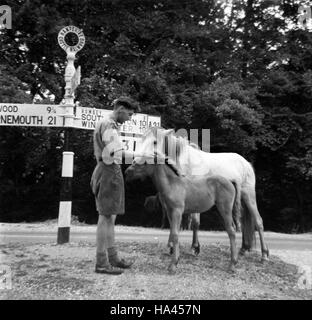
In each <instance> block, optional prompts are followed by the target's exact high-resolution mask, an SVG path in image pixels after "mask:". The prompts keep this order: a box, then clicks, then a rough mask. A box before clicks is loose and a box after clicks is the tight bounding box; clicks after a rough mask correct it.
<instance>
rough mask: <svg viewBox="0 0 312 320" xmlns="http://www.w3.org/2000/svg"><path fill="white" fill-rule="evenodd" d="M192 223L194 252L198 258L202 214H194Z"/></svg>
mask: <svg viewBox="0 0 312 320" xmlns="http://www.w3.org/2000/svg"><path fill="white" fill-rule="evenodd" d="M191 216H192V223H191V228H192V230H193V241H192V250H193V252H194V254H195V255H196V256H197V255H198V254H199V252H200V244H199V241H198V230H199V225H200V213H192V215H191Z"/></svg>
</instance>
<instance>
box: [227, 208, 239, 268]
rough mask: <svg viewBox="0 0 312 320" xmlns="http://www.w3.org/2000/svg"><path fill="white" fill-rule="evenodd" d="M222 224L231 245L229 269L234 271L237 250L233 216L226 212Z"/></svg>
mask: <svg viewBox="0 0 312 320" xmlns="http://www.w3.org/2000/svg"><path fill="white" fill-rule="evenodd" d="M224 226H225V230H226V232H227V234H228V236H229V238H230V245H231V262H230V265H229V271H235V265H236V264H237V261H238V252H237V248H236V241H235V239H236V232H235V227H234V226H233V218H232V216H231V215H230V214H227V215H226V216H225V217H224Z"/></svg>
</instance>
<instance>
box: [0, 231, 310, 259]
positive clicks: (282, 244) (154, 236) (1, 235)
mask: <svg viewBox="0 0 312 320" xmlns="http://www.w3.org/2000/svg"><path fill="white" fill-rule="evenodd" d="M168 235H169V230H159V231H158V230H157V229H152V231H149V230H148V229H145V230H143V231H142V230H139V231H137V230H136V229H135V228H134V229H133V230H131V229H130V228H129V230H125V231H124V230H117V231H116V239H117V241H152V242H156V241H157V242H163V243H166V242H167V240H168ZM265 239H266V242H267V244H268V246H269V248H270V249H272V250H297V251H301V250H302V251H311V254H312V241H311V237H307V238H304V237H303V238H298V237H296V236H293V237H292V236H291V235H285V236H283V235H281V234H278V235H277V236H276V235H274V234H273V235H272V234H270V233H269V234H265ZM70 240H71V241H73V242H77V241H88V242H95V228H94V229H92V230H86V231H84V230H76V231H71V233H70ZM179 240H180V241H181V242H186V243H190V244H191V241H192V232H191V231H182V232H180V235H179ZM237 241H238V243H241V235H237ZM14 242H15V243H49V242H50V243H51V242H54V243H55V242H56V231H46V230H45V231H44V230H1V232H0V244H1V245H3V244H6V243H14ZM199 242H200V243H201V244H213V243H220V244H226V245H228V244H229V239H228V236H227V234H226V233H225V232H224V233H222V232H220V233H215V232H208V231H202V232H199ZM259 247H260V243H259V240H258V238H257V248H259Z"/></svg>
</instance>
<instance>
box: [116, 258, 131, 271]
mask: <svg viewBox="0 0 312 320" xmlns="http://www.w3.org/2000/svg"><path fill="white" fill-rule="evenodd" d="M133 262H134V261H133V260H131V261H130V260H129V261H127V260H125V259H120V260H118V261H110V264H111V265H112V266H113V267H117V268H122V269H129V268H130V267H131V266H132V265H133Z"/></svg>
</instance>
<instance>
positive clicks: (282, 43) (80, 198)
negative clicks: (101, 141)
mask: <svg viewBox="0 0 312 320" xmlns="http://www.w3.org/2000/svg"><path fill="white" fill-rule="evenodd" d="M7 3H8V5H10V6H11V7H12V11H13V13H14V14H13V28H12V30H1V31H0V101H1V102H24V103H25V102H38V101H40V103H51V101H52V102H54V103H56V104H57V103H59V102H60V101H61V100H62V98H63V96H64V89H63V88H64V69H65V60H66V59H65V54H64V52H63V50H62V49H60V48H59V46H58V44H57V34H58V32H59V31H60V29H61V28H62V27H63V26H65V25H70V24H73V25H75V26H77V27H80V28H82V29H83V31H84V34H85V36H86V39H87V41H86V45H85V47H84V48H83V50H81V51H80V52H79V53H78V54H77V61H76V65H81V67H82V82H81V85H80V86H79V88H78V89H77V92H76V100H78V101H79V102H80V105H82V106H86V107H96V108H110V105H111V101H112V100H113V99H114V98H116V97H118V96H119V95H120V94H128V95H131V96H132V97H133V98H134V99H136V100H137V101H138V102H139V104H140V106H141V110H142V112H146V113H149V114H157V115H161V117H162V123H163V125H164V126H165V127H171V128H175V129H179V128H186V129H190V128H210V129H211V151H213V152H238V153H240V154H242V155H243V156H245V157H246V158H247V159H248V160H249V161H251V162H252V163H253V165H254V166H255V169H256V173H257V192H258V202H259V207H260V211H261V214H262V216H263V217H264V221H265V226H268V228H270V229H272V230H283V231H292V229H293V227H292V226H293V225H295V227H294V229H295V230H299V231H306V230H309V229H311V225H312V216H311V207H312V203H311V199H310V198H311V197H310V194H311V177H312V172H311V167H312V153H311V144H312V140H311V132H312V128H311V114H312V110H311V99H312V89H311V88H312V87H311V86H312V71H311V69H312V59H311V58H312V56H311V55H312V50H311V48H312V38H311V37H312V36H311V33H310V32H309V31H308V30H304V29H302V28H299V27H298V26H296V23H297V18H298V17H297V12H298V6H299V2H298V1H295V0H289V1H283V2H278V3H277V2H276V1H274V0H270V1H269V0H267V1H261V0H244V1H233V6H232V7H228V8H227V10H225V9H226V2H225V1H213V0H207V1H206V0H205V1H204V0H194V1H189V0H157V1H156V0H147V1H139V0H123V1H119V0H105V1H102V0H101V1H100V0H82V1H79V2H78V1H74V0H66V1H60V0H57V1H53V2H51V1H46V0H34V1H27V0H22V1H16V0H10V1H7ZM291 22H292V23H293V25H292V26H291V25H290V23H291ZM70 135H71V145H72V147H73V150H74V152H75V168H74V176H75V179H74V194H73V197H74V207H73V213H74V214H76V215H79V217H80V219H81V220H86V221H88V222H94V221H95V220H96V213H95V208H94V201H93V196H92V194H91V191H90V188H89V179H90V176H91V173H92V170H93V166H94V164H95V163H94V160H93V154H92V152H93V150H92V133H91V132H84V131H82V130H72V131H71V134H70ZM0 136H1V154H0V155H1V168H0V173H1V181H0V183H1V191H0V197H1V205H0V206H1V207H0V210H1V219H2V220H8V221H9V220H10V221H13V220H23V219H40V218H45V217H55V216H57V203H58V196H59V191H58V190H59V177H60V165H61V164H60V161H61V159H60V157H61V148H62V146H63V135H62V132H61V131H60V130H58V129H50V130H48V129H44V128H43V129H36V128H32V129H29V128H22V127H11V128H6V127H1V128H0ZM141 188H142V189H141ZM135 190H140V192H137V193H136V192H134V191H133V189H131V190H130V189H128V193H127V194H128V196H127V203H128V206H127V208H128V212H127V215H126V216H125V217H123V218H121V222H123V223H127V224H144V225H148V224H155V225H160V220H161V218H160V217H159V219H155V220H153V222H151V221H152V220H149V219H150V218H149V217H146V215H145V213H144V210H143V202H144V197H145V196H146V195H149V194H152V193H153V192H155V190H154V189H153V187H152V186H151V185H150V184H148V183H147V184H146V185H143V186H142V187H141V186H140V185H136V186H135ZM285 208H293V210H288V211H287V210H286V211H287V212H288V213H287V214H283V212H286V211H285V210H284V209H285ZM286 216H287V217H286ZM283 217H285V221H284V222H285V223H284V222H283V221H282V220H283ZM203 221H204V222H203V227H204V228H209V229H211V228H213V227H216V226H218V223H217V221H216V220H215V219H212V220H211V221H210V220H209V221H207V222H205V219H204V220H203ZM296 225H298V226H299V227H297V226H296ZM282 226H283V227H282Z"/></svg>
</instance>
